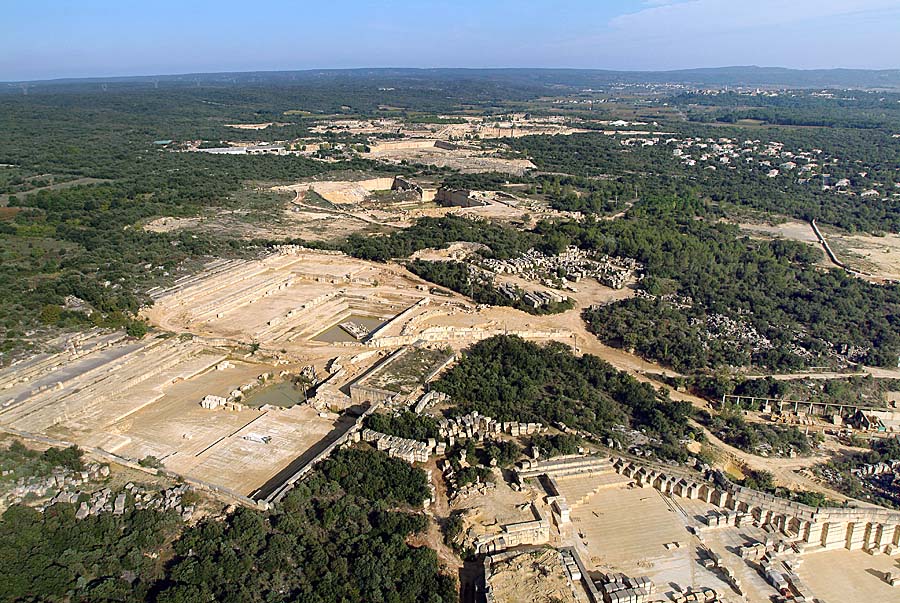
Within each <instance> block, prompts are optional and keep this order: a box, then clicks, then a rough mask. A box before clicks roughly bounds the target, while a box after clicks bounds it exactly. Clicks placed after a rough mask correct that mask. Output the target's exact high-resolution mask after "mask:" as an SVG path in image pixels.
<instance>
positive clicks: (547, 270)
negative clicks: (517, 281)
mask: <svg viewBox="0 0 900 603" xmlns="http://www.w3.org/2000/svg"><path fill="white" fill-rule="evenodd" d="M482 265H483V266H484V267H485V268H487V269H488V270H490V271H491V272H494V273H496V274H516V275H519V276H521V277H523V278H526V279H528V280H532V281H538V282H543V283H544V284H546V285H548V286H557V285H558V282H557V280H559V279H562V282H563V283H566V282H572V283H577V282H578V281H580V280H581V279H583V278H588V277H592V278H595V279H596V280H597V281H598V282H599V283H600V284H602V285H606V286H607V287H612V288H613V289H621V288H622V287H624V286H625V283H626V282H628V280H630V279H632V278H634V277H635V275H636V274H637V273H639V272H641V271H642V270H643V269H644V266H643V265H642V264H641V263H640V262H638V261H637V260H634V259H632V258H622V257H613V256H608V255H604V254H595V253H591V252H587V251H584V250H583V249H579V248H578V247H575V246H569V247H567V248H566V249H565V251H563V252H562V253H560V254H558V255H546V254H544V253H542V252H540V251H538V250H536V249H529V250H528V251H526V252H525V253H524V254H522V255H520V256H519V257H516V258H512V259H509V260H497V259H485V260H483V261H482ZM560 275H563V276H560ZM554 279H557V280H554Z"/></svg>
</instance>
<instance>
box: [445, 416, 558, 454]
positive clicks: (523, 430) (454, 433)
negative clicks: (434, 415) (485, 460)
mask: <svg viewBox="0 0 900 603" xmlns="http://www.w3.org/2000/svg"><path fill="white" fill-rule="evenodd" d="M438 428H439V430H440V435H441V437H442V438H447V440H448V443H449V444H450V445H451V446H452V445H453V444H454V443H455V442H456V440H457V439H459V440H463V439H469V438H474V439H476V440H479V441H482V440H484V439H485V438H486V437H488V436H491V435H494V434H499V433H506V434H509V435H512V436H523V435H533V434H536V433H541V432H543V431H544V430H545V429H546V428H545V427H544V426H543V425H542V424H540V423H516V422H501V421H495V420H494V419H492V418H490V417H486V416H484V415H480V414H478V412H477V411H475V412H472V413H469V414H467V415H462V416H460V417H454V418H451V419H441V420H440V421H439V422H438Z"/></svg>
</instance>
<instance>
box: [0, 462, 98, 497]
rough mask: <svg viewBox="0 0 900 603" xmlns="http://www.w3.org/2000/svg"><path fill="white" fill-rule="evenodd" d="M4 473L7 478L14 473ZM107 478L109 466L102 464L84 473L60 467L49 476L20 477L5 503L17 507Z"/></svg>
mask: <svg viewBox="0 0 900 603" xmlns="http://www.w3.org/2000/svg"><path fill="white" fill-rule="evenodd" d="M3 473H4V475H3V476H2V477H6V476H7V475H9V474H11V473H12V472H11V470H8V471H4V472H3ZM107 477H109V466H108V465H101V464H100V463H91V464H90V465H88V466H87V467H85V468H84V470H83V471H71V470H68V469H64V468H62V467H58V468H56V469H54V470H53V472H52V473H51V474H50V475H48V476H33V477H30V478H25V477H20V478H19V479H18V480H16V482H15V483H14V484H13V486H12V489H11V490H10V491H9V492H7V493H6V495H5V499H6V500H5V501H4V502H6V504H8V505H16V504H20V503H23V502H28V501H32V500H40V499H44V498H49V497H52V496H54V493H57V492H60V491H66V490H74V489H76V488H78V487H79V486H83V485H84V484H88V483H90V482H99V481H103V480H105V479H106V478H107Z"/></svg>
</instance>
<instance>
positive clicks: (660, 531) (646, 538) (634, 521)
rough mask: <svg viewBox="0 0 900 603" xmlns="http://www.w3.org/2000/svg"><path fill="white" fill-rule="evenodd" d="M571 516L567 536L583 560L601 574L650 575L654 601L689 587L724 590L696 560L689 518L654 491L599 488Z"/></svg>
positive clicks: (634, 488)
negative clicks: (668, 593)
mask: <svg viewBox="0 0 900 603" xmlns="http://www.w3.org/2000/svg"><path fill="white" fill-rule="evenodd" d="M565 481H566V480H561V482H560V486H561V487H562V488H565V486H564V485H563V484H564V483H565ZM710 508H712V507H710ZM571 517H572V524H571V534H572V540H573V543H574V544H575V546H576V548H577V549H578V550H579V553H580V554H581V555H582V559H583V560H584V562H585V564H586V565H588V567H590V568H594V569H595V570H596V571H600V572H604V573H606V572H610V571H620V572H623V573H625V574H626V575H628V576H647V577H649V578H650V579H651V580H652V581H653V582H654V583H655V584H656V586H657V589H658V590H659V592H658V594H657V595H655V596H654V600H660V601H665V600H668V599H667V597H666V595H665V593H666V592H672V591H673V590H679V589H680V590H684V589H685V588H686V587H688V586H692V587H694V588H701V587H708V588H714V589H716V590H717V591H719V592H720V593H724V592H726V591H727V590H729V589H728V587H727V585H725V584H724V583H723V582H721V581H720V580H719V579H718V578H716V577H715V575H713V574H712V573H710V572H708V571H707V570H705V569H704V568H702V567H701V566H700V565H699V564H697V563H696V562H695V557H696V551H695V550H694V544H693V537H692V536H691V534H690V533H689V532H688V531H687V527H686V526H687V525H689V524H691V523H692V522H693V518H691V517H689V516H688V515H687V514H685V513H684V512H682V511H681V509H679V508H678V507H677V505H675V504H674V503H673V502H672V499H670V498H668V497H665V496H664V495H662V494H661V493H660V492H659V491H658V490H655V489H652V488H638V487H630V486H626V485H622V484H619V485H612V486H609V487H606V488H602V489H600V490H599V491H598V492H596V493H594V494H592V495H590V496H588V497H587V498H586V499H583V501H582V502H581V503H580V504H578V505H573V506H572V511H571ZM610 543H615V546H610ZM674 543H678V544H677V546H675V544H674ZM667 545H668V546H667ZM676 585H677V589H676Z"/></svg>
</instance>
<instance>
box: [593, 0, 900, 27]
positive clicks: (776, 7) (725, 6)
mask: <svg viewBox="0 0 900 603" xmlns="http://www.w3.org/2000/svg"><path fill="white" fill-rule="evenodd" d="M651 1H652V0H651ZM654 4H655V5H652V6H648V8H645V9H642V10H639V11H637V12H634V13H628V14H624V15H619V16H618V17H614V18H613V19H612V20H610V22H609V27H610V29H612V30H613V31H617V32H620V33H633V34H645V35H651V36H655V35H673V36H675V35H682V36H683V35H692V34H703V33H722V32H724V31H735V30H743V29H750V28H756V27H767V26H778V25H788V24H793V23H799V22H803V21H809V20H812V19H817V18H823V17H837V16H841V15H852V14H859V13H867V12H876V11H885V10H891V9H900V0H852V1H850V2H848V1H847V0H753V1H751V0H689V1H688V2H678V3H672V2H666V3H662V2H657V3H654Z"/></svg>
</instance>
